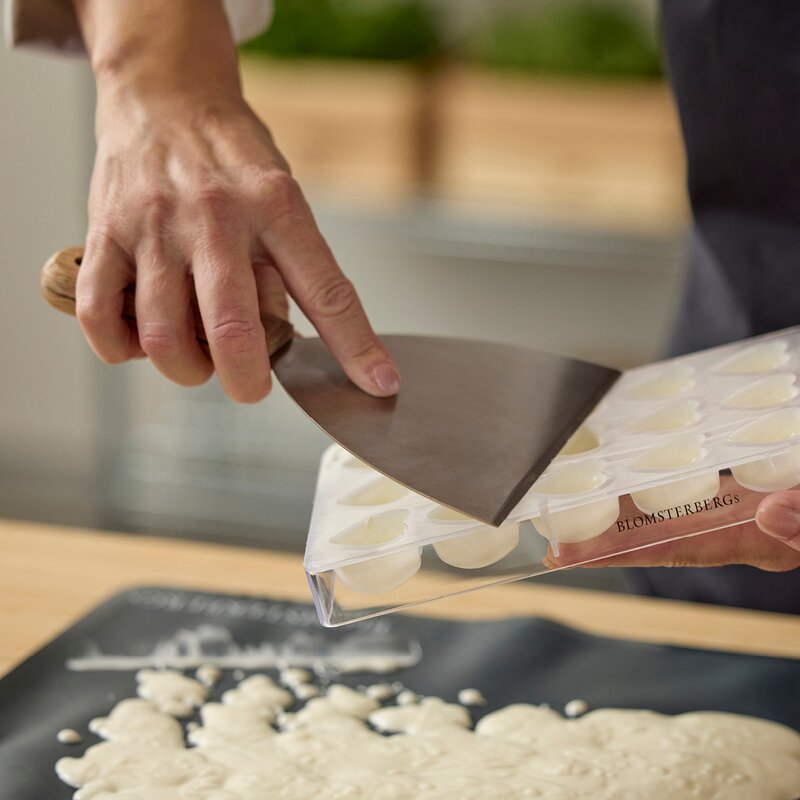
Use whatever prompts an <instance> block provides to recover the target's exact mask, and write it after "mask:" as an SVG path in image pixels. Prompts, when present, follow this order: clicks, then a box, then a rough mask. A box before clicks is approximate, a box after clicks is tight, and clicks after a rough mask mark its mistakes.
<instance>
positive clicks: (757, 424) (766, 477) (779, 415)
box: [729, 408, 800, 492]
mask: <svg viewBox="0 0 800 800" xmlns="http://www.w3.org/2000/svg"><path fill="white" fill-rule="evenodd" d="M798 436H800V409H798V408H783V409H781V410H780V411H774V412H773V413H771V414H768V415H767V416H765V417H761V418H760V419H756V420H754V421H753V422H748V423H747V424H746V425H744V426H743V427H741V428H739V429H738V430H736V431H734V432H733V433H732V434H731V435H730V437H729V438H730V441H731V442H732V443H733V444H737V445H742V446H746V445H762V444H775V443H782V442H786V443H787V445H790V444H791V443H794V442H797V439H798ZM731 472H732V473H733V477H734V478H736V480H737V481H738V482H739V483H740V484H741V485H742V486H744V487H746V488H748V489H754V490H755V491H757V492H778V491H783V490H785V489H791V488H792V487H793V486H796V485H797V484H798V483H800V444H794V445H793V446H790V447H789V448H788V450H786V451H785V452H782V453H777V454H775V455H771V456H769V457H768V458H760V459H756V460H753V461H750V462H748V463H745V464H737V465H736V466H733V467H731Z"/></svg>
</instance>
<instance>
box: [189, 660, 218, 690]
mask: <svg viewBox="0 0 800 800" xmlns="http://www.w3.org/2000/svg"><path fill="white" fill-rule="evenodd" d="M194 676H195V678H197V680H198V681H200V683H202V684H203V686H205V687H206V689H213V688H214V686H216V685H217V683H219V679H220V678H221V677H222V670H221V669H220V668H219V667H215V666H214V665H213V664H201V665H200V666H199V667H198V668H197V669H196V670H195V673H194Z"/></svg>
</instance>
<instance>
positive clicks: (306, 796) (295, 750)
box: [56, 676, 800, 800]
mask: <svg viewBox="0 0 800 800" xmlns="http://www.w3.org/2000/svg"><path fill="white" fill-rule="evenodd" d="M254 677H262V678H263V677H265V676H254ZM200 716H201V719H202V722H203V724H202V726H201V727H195V728H194V729H193V730H192V731H191V732H190V734H189V740H190V743H191V745H192V746H187V744H186V743H185V742H184V728H183V726H182V725H181V724H180V723H179V722H178V721H177V720H176V719H175V718H174V717H171V716H169V715H168V714H165V713H164V712H161V711H159V710H158V709H157V708H156V707H155V706H154V705H153V704H152V703H150V702H149V701H145V700H123V701H122V702H121V703H119V704H118V705H117V706H116V707H114V708H113V709H112V711H111V713H110V714H109V716H108V717H105V718H102V719H100V720H94V721H93V723H92V729H93V730H97V731H98V732H100V735H101V736H102V737H103V738H104V739H105V740H106V741H103V742H101V743H100V744H96V745H93V746H92V747H90V748H88V749H87V750H86V752H85V753H84V754H83V755H81V756H79V757H75V758H62V759H59V761H58V763H57V764H56V772H57V774H58V776H59V777H60V778H61V780H62V781H64V782H65V783H67V784H68V785H69V786H72V787H74V788H76V790H77V791H76V792H75V794H74V798H75V800H89V798H96V797H97V798H99V797H102V798H103V800H126V798H134V797H135V798H156V797H157V798H158V800H187V799H188V798H220V800H222V799H223V798H224V800H264V798H276V800H278V799H279V798H284V799H285V800H311V798H318V797H336V798H344V797H361V798H367V797H369V798H375V800H383V799H384V798H394V799H395V800H463V798H503V800H530V798H532V797H536V798H539V800H619V798H640V797H645V796H646V797H648V798H650V797H652V798H658V799H659V800H698V798H719V800H723V798H724V800H754V798H758V800H795V798H797V797H798V796H800V735H798V734H797V733H796V732H794V731H792V730H791V729H789V728H787V727H784V726H782V725H778V724H776V723H774V722H768V721H765V720H760V719H756V718H753V717H745V716H740V715H735V714H725V713H717V712H695V713H689V714H679V715H676V716H668V715H663V714H658V713H655V712H652V711H640V710H634V709H598V710H595V711H591V712H589V713H587V714H585V715H582V716H580V717H579V718H578V719H565V718H564V717H562V716H561V714H559V713H557V712H556V711H553V710H552V709H549V708H546V707H543V706H533V705H525V704H515V705H510V706H507V707H505V708H502V709H500V710H498V711H494V712H492V713H490V714H488V715H486V716H485V717H484V718H483V719H482V720H481V721H480V722H479V723H478V725H477V726H475V728H474V729H472V726H471V724H470V718H469V713H468V712H467V711H466V709H464V708H463V707H462V706H458V705H455V704H450V703H445V702H444V701H442V700H440V699H439V698H435V697H430V698H425V699H424V700H423V701H422V702H421V703H419V704H418V705H411V706H399V707H393V706H389V707H385V708H380V707H378V704H377V703H375V701H374V700H371V699H370V698H368V697H366V696H365V695H363V694H361V693H358V692H354V691H353V690H352V689H349V688H348V687H345V686H331V687H330V688H329V690H328V693H327V695H326V696H325V697H321V698H317V699H314V700H311V701H309V702H308V703H307V704H306V705H305V707H304V708H302V709H301V710H300V711H298V712H296V713H293V714H286V715H284V716H285V719H284V722H285V726H284V725H282V726H281V730H280V731H277V730H276V729H275V728H274V727H272V725H271V724H270V722H269V719H268V717H265V716H264V714H263V707H262V705H261V703H260V701H259V700H257V699H255V698H254V699H253V701H252V702H251V703H249V704H247V703H243V704H241V705H239V706H236V707H231V706H225V705H224V704H220V703H213V702H212V703H206V704H205V705H204V706H203V707H202V709H201V711H200ZM367 720H369V723H371V724H372V725H374V726H375V727H376V728H379V729H381V730H386V731H403V732H402V733H397V734H392V735H388V736H387V735H382V734H381V733H378V732H377V731H376V730H373V729H372V728H371V727H370V725H369V723H368V722H367ZM643 787H646V788H645V794H642V791H643Z"/></svg>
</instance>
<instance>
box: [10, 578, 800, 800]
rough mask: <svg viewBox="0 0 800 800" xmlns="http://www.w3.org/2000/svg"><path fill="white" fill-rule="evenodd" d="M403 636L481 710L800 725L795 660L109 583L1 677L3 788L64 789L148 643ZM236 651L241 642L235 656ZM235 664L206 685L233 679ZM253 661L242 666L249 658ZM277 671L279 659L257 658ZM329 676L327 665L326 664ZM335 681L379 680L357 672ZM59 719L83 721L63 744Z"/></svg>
mask: <svg viewBox="0 0 800 800" xmlns="http://www.w3.org/2000/svg"><path fill="white" fill-rule="evenodd" d="M362 645H364V646H366V647H367V649H382V648H385V647H397V648H399V649H400V650H408V651H409V652H414V651H415V650H416V648H417V647H419V648H420V650H421V653H422V657H421V659H420V661H419V663H418V664H417V665H416V666H413V667H411V668H408V669H404V670H401V671H399V672H396V673H392V674H391V676H390V677H389V678H388V679H389V680H399V681H402V682H403V684H404V685H406V686H408V687H409V688H411V689H414V690H415V691H417V692H420V693H421V694H433V695H439V696H441V697H444V698H446V699H449V700H453V701H455V699H456V694H457V692H458V690H459V689H463V688H466V687H475V688H477V689H480V690H481V691H482V692H483V693H484V694H485V696H486V698H487V700H488V705H487V706H486V707H485V708H483V709H481V710H478V711H476V712H474V714H473V716H474V717H475V718H476V719H477V718H478V717H480V716H481V715H482V714H484V713H486V712H488V711H491V710H493V709H496V708H498V707H500V706H504V705H507V704H509V703H512V702H532V703H549V704H550V705H552V706H553V707H554V708H559V709H560V708H562V707H563V705H564V704H565V703H566V702H567V701H568V700H571V699H573V698H576V697H580V698H583V699H584V700H586V701H587V702H588V703H589V705H590V706H591V707H592V708H599V707H604V706H615V707H623V708H624V707H631V708H651V709H655V710H657V711H662V712H665V713H670V714H674V713H680V712H684V711H695V710H700V709H708V710H717V711H732V712H737V713H740V714H752V715H755V716H759V717H763V718H766V719H772V720H775V721H777V722H782V723H784V724H786V725H789V726H791V727H793V728H795V729H796V730H800V661H795V660H791V659H780V658H767V657H762V656H748V655H738V654H731V653H721V652H715V651H707V650H694V649H688V648H679V647H667V646H661V645H651V644H642V643H637V642H630V641H622V640H617V639H607V638H601V637H597V636H590V635H588V634H584V633H580V632H578V631H575V630H572V629H570V628H567V627H564V626H561V625H558V624H555V623H553V622H549V621H547V620H543V619H537V618H514V619H507V620H502V621H486V622H455V621H452V622H451V621H443V620H432V619H423V618H421V617H413V616H406V615H394V616H391V617H381V618H379V619H375V620H368V621H367V622H364V623H359V624H357V625H353V626H349V627H347V628H342V629H337V630H325V629H322V628H320V627H319V625H318V623H317V620H316V613H315V612H314V610H313V608H312V607H311V606H306V605H301V604H295V603H285V602H278V601H273V600H269V599H264V598H253V597H233V596H227V595H213V594H205V593H199V592H190V591H183V590H178V589H166V588H142V589H136V590H131V591H128V592H125V593H123V594H119V595H116V596H114V597H112V598H111V599H110V600H108V601H107V602H106V603H104V604H103V605H101V606H100V607H99V608H97V609H96V610H95V611H93V612H92V613H91V614H89V615H88V616H87V617H85V618H84V619H82V620H81V621H80V622H78V623H77V624H76V625H74V626H73V627H72V628H70V629H69V630H67V631H65V632H64V633H63V634H61V635H60V636H59V637H58V638H57V639H55V640H54V641H52V642H51V643H50V644H48V645H46V646H45V647H44V648H42V649H41V650H40V651H39V652H37V653H35V654H34V655H33V656H31V657H30V658H29V659H28V660H27V661H25V662H23V663H22V664H20V665H19V666H18V667H17V668H16V669H14V670H13V671H12V672H10V673H9V674H8V675H6V676H5V677H4V678H3V679H2V680H0V800H43V798H47V800H68V798H70V797H71V796H72V790H71V789H69V788H68V787H67V786H64V785H63V784H62V783H61V782H60V781H59V780H58V778H57V777H56V776H55V773H54V770H53V765H54V764H55V762H56V760H57V759H58V758H60V757H61V756H63V755H78V754H79V753H81V752H82V751H83V750H84V749H85V747H87V746H88V745H90V744H93V743H95V742H96V741H97V739H96V737H94V736H92V735H90V734H88V733H87V732H86V726H87V723H88V721H89V720H90V719H91V718H92V717H95V716H101V715H105V714H106V713H107V712H108V711H109V710H110V708H111V707H112V705H113V704H114V703H115V702H116V701H117V700H119V699H122V698H125V697H131V696H133V695H134V693H135V681H134V672H135V668H136V667H137V666H138V665H139V664H138V663H137V662H142V663H144V662H146V660H147V658H148V657H149V656H151V655H152V654H153V653H154V652H155V653H159V654H161V655H160V656H159V657H161V658H163V657H166V656H167V655H169V654H171V656H173V657H175V656H178V657H184V658H188V657H192V655H193V654H195V653H196V651H197V650H198V648H199V650H200V654H199V656H198V658H199V659H200V660H201V661H203V662H213V661H214V660H215V656H217V657H219V656H225V655H226V654H227V656H226V657H227V658H231V654H232V653H234V654H235V653H238V652H242V651H248V650H249V651H250V652H252V651H253V649H255V650H256V651H259V649H261V651H262V652H263V650H264V649H266V650H268V651H274V649H275V648H281V647H284V648H285V647H287V646H291V648H292V649H293V650H294V651H295V652H299V653H303V652H307V653H309V654H311V653H316V652H322V651H326V650H327V651H338V652H346V651H350V652H352V651H354V650H357V649H359V648H360V647H361V646H362ZM97 656H100V657H102V658H107V657H109V656H113V657H115V658H116V659H117V662H118V664H117V665H118V666H119V665H123V666H124V665H128V666H127V668H124V669H118V670H101V671H73V670H70V669H68V668H67V662H68V661H69V660H70V659H78V662H77V664H78V665H80V664H81V663H83V664H84V665H85V663H86V662H85V661H81V659H84V658H86V657H92V658H95V657H97ZM234 658H235V656H234ZM232 669H233V668H232V667H231V668H229V669H226V670H225V671H224V677H223V679H222V681H221V682H220V684H219V685H218V686H217V688H216V690H215V692H214V694H215V696H218V695H219V693H220V692H222V691H225V690H226V689H228V688H231V686H233V684H234V680H233V676H232ZM245 671H249V670H245ZM257 671H266V672H272V673H273V674H274V670H257ZM332 677H333V676H332ZM335 679H336V680H337V681H340V682H343V683H348V684H351V685H359V684H364V683H370V682H376V681H379V680H381V678H378V677H376V676H375V675H374V674H365V673H352V674H348V675H344V676H341V677H338V676H336V677H335ZM65 727H70V728H77V729H78V730H80V731H81V732H82V733H84V734H85V739H84V744H82V745H80V746H77V747H76V746H67V745H61V744H59V743H58V742H57V741H56V733H57V732H58V731H59V730H60V729H61V728H65Z"/></svg>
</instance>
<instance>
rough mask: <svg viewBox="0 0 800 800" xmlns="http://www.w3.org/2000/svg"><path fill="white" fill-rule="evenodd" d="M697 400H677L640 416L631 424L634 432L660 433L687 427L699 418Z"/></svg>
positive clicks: (698, 402) (698, 403)
mask: <svg viewBox="0 0 800 800" xmlns="http://www.w3.org/2000/svg"><path fill="white" fill-rule="evenodd" d="M699 406H700V401H699V400H678V401H677V402H675V403H670V404H669V405H666V406H663V407H662V408H660V409H658V411H654V412H653V413H652V414H648V415H647V416H645V417H641V418H640V419H638V420H636V422H634V423H633V425H631V430H632V431H634V432H635V433H662V432H665V431H676V430H680V429H681V428H688V427H690V426H691V425H694V424H695V423H696V422H698V421H699V419H700V413H699V412H698V410H697V409H698V408H699Z"/></svg>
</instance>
